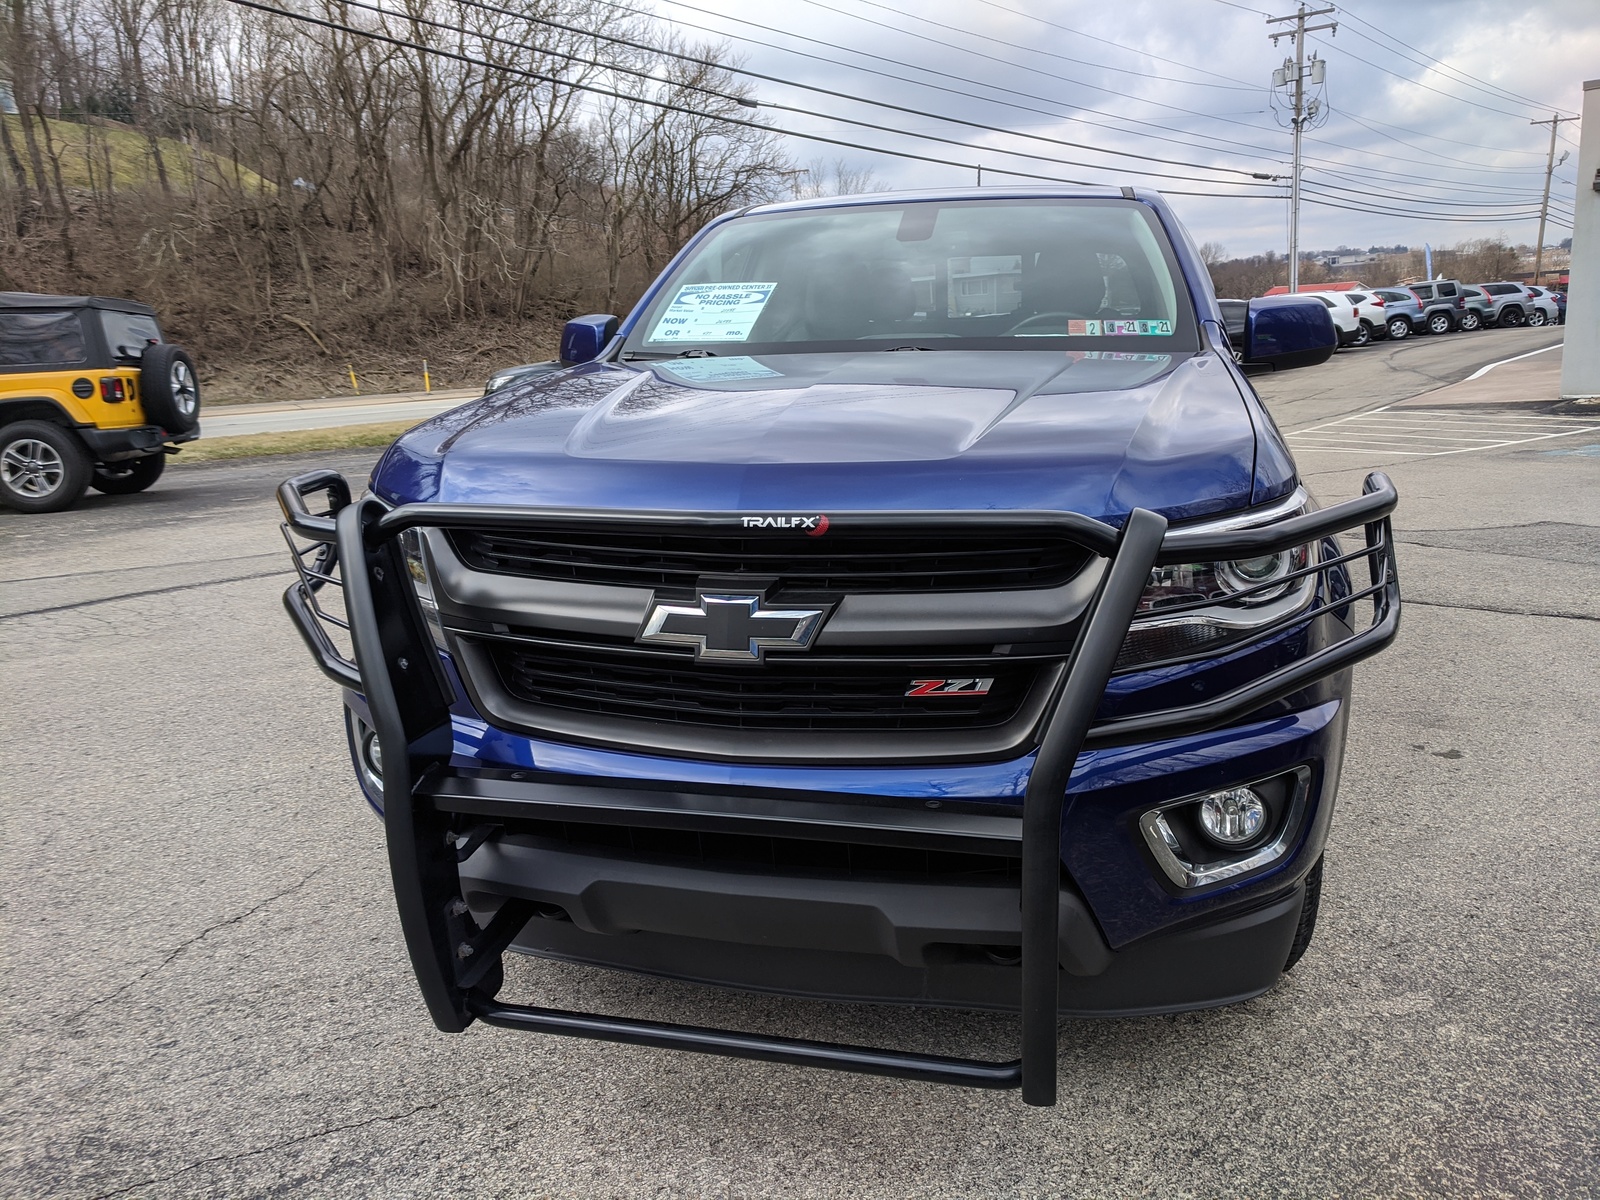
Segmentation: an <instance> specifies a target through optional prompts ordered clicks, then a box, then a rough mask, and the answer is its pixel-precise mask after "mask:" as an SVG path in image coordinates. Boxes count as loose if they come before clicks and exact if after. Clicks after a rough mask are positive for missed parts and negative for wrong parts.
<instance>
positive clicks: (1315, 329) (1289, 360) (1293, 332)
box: [1244, 296, 1339, 371]
mask: <svg viewBox="0 0 1600 1200" xmlns="http://www.w3.org/2000/svg"><path fill="white" fill-rule="evenodd" d="M1338 348H1339V333H1338V331H1337V330H1336V329H1334V327H1333V314H1332V313H1331V312H1329V311H1328V307H1327V305H1325V304H1323V303H1322V301H1320V300H1303V299H1301V298H1300V297H1299V296H1263V297H1260V298H1258V299H1255V300H1252V301H1250V308H1249V310H1248V311H1247V312H1246V313H1245V322H1244V365H1245V366H1251V367H1266V368H1268V369H1270V370H1273V371H1287V370H1289V369H1290V368H1292V367H1314V366H1316V365H1317V364H1318V363H1325V362H1327V361H1328V360H1329V359H1330V358H1332V357H1333V352H1334V351H1335V350H1337V349H1338Z"/></svg>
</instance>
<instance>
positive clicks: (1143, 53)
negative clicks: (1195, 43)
mask: <svg viewBox="0 0 1600 1200" xmlns="http://www.w3.org/2000/svg"><path fill="white" fill-rule="evenodd" d="M978 3H979V4H983V5H986V6H988V7H989V8H993V9H998V10H999V11H1000V12H1004V13H1010V14H1011V15H1012V16H1014V17H1026V18H1027V19H1028V20H1030V21H1037V22H1039V24H1041V25H1048V26H1050V28H1052V29H1059V30H1062V31H1063V32H1065V33H1070V34H1072V35H1073V36H1074V37H1081V38H1087V39H1088V40H1089V41H1091V42H1099V43H1100V44H1101V45H1105V46H1115V47H1116V48H1117V49H1118V50H1125V51H1127V52H1128V53H1129V54H1137V55H1139V56H1140V57H1141V58H1150V59H1154V60H1155V61H1156V62H1163V63H1166V64H1168V65H1169V66H1174V67H1182V68H1183V69H1184V70H1186V71H1194V72H1196V73H1197V74H1200V75H1210V76H1212V77H1213V78H1214V79H1225V80H1227V81H1228V82H1229V83H1235V84H1238V85H1239V88H1238V89H1237V90H1240V91H1252V92H1258V91H1260V90H1261V88H1260V85H1258V84H1253V83H1247V82H1246V81H1245V80H1243V79H1235V78H1234V77H1233V76H1232V75H1219V74H1218V73H1217V72H1216V71H1208V70H1206V69H1205V68H1204V67H1197V66H1194V65H1193V64H1191V63H1185V62H1180V61H1178V60H1177V59H1175V58H1163V57H1162V56H1161V55H1159V54H1154V53H1152V52H1151V51H1149V50H1140V49H1139V48H1138V47H1137V46H1128V45H1124V44H1123V43H1122V42H1114V41H1112V40H1111V39H1110V38H1103V37H1099V36H1097V35H1095V34H1092V33H1086V32H1084V31H1083V30H1081V29H1074V28H1073V27H1072V26H1070V25H1063V24H1061V23H1060V22H1059V21H1048V20H1046V19H1045V18H1044V17H1041V16H1038V15H1036V14H1034V13H1030V12H1023V11H1022V10H1021V9H1016V8H1007V7H1006V6H1005V5H1004V4H996V3H995V0H978ZM1106 69H1107V70H1112V71H1115V70H1118V69H1119V68H1116V67H1107V68H1106ZM1149 78H1153V79H1166V76H1162V75H1155V76H1150V77H1149ZM1168 82H1171V83H1188V82H1189V81H1188V80H1185V79H1173V80H1169V81H1168Z"/></svg>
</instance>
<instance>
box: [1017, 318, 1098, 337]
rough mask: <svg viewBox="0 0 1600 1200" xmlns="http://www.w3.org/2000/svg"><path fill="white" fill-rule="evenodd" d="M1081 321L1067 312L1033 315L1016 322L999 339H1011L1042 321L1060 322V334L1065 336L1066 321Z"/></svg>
mask: <svg viewBox="0 0 1600 1200" xmlns="http://www.w3.org/2000/svg"><path fill="white" fill-rule="evenodd" d="M1090 319H1092V318H1090ZM1082 320H1085V318H1083V317H1080V316H1078V315H1077V314H1075V313H1069V312H1042V313H1034V314H1033V316H1031V317H1028V318H1027V319H1025V320H1022V321H1018V322H1017V323H1016V324H1015V325H1013V326H1012V327H1011V328H1010V329H1008V330H1006V331H1005V332H1004V333H1002V334H1001V335H1000V336H1001V337H1013V336H1015V335H1016V334H1018V333H1021V332H1022V331H1023V330H1025V329H1027V327H1028V326H1029V325H1033V324H1036V323H1041V322H1044V321H1057V322H1060V323H1061V326H1062V328H1061V332H1062V334H1065V333H1066V332H1067V330H1066V322H1068V321H1082Z"/></svg>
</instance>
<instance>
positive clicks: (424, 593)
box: [400, 529, 449, 650]
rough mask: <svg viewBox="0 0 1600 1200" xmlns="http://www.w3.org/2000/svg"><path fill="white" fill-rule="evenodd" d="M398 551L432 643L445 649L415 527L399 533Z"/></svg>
mask: <svg viewBox="0 0 1600 1200" xmlns="http://www.w3.org/2000/svg"><path fill="white" fill-rule="evenodd" d="M400 551H401V553H402V554H403V555H404V556H405V560H406V574H408V575H409V576H410V577H411V586H412V587H413V588H414V589H415V590H416V593H417V603H418V604H420V605H421V606H422V616H423V619H424V620H425V621H426V622H427V625H428V632H429V634H431V635H432V637H433V641H434V645H436V646H438V647H439V649H441V650H447V649H448V648H449V647H447V646H446V645H445V640H444V625H443V623H442V622H441V621H440V620H439V605H438V602H437V601H435V600H434V598H433V580H432V578H431V577H430V576H429V574H428V554H427V550H426V548H425V547H424V545H423V542H422V535H421V533H419V532H418V531H417V530H415V529H407V530H406V531H405V532H403V533H402V534H401V535H400Z"/></svg>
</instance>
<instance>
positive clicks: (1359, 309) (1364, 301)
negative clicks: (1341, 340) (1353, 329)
mask: <svg viewBox="0 0 1600 1200" xmlns="http://www.w3.org/2000/svg"><path fill="white" fill-rule="evenodd" d="M1340 294H1341V295H1343V296H1344V297H1345V298H1346V299H1347V300H1349V301H1350V304H1351V306H1352V307H1353V308H1354V309H1355V310H1356V317H1357V318H1358V319H1359V320H1360V321H1361V325H1362V329H1361V332H1360V334H1359V335H1358V336H1357V337H1356V340H1355V343H1354V344H1355V345H1357V346H1365V345H1366V344H1367V343H1368V342H1371V341H1375V340H1377V339H1379V338H1382V337H1383V336H1384V335H1385V333H1386V331H1387V316H1388V314H1387V313H1385V312H1384V309H1385V308H1386V307H1387V306H1386V305H1385V303H1384V300H1383V297H1381V296H1379V295H1378V294H1377V293H1376V292H1342V293H1340Z"/></svg>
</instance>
